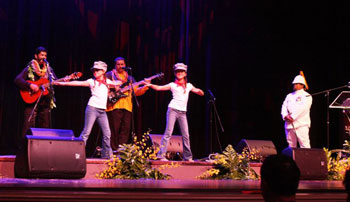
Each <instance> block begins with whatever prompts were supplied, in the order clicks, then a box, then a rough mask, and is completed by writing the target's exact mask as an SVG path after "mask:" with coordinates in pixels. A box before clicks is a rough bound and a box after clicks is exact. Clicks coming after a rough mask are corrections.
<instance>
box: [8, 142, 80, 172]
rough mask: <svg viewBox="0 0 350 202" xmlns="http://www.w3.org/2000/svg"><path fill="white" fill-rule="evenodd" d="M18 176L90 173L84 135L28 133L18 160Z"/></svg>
mask: <svg viewBox="0 0 350 202" xmlns="http://www.w3.org/2000/svg"><path fill="white" fill-rule="evenodd" d="M14 167H15V177H19V178H47V179H55V178H60V179H79V178H83V177H84V176H85V174H86V155H85V144H84V141H83V140H82V139H81V138H74V137H70V138H68V137H52V136H33V135H26V138H25V141H24V145H23V147H22V149H21V150H20V151H19V152H18V153H17V155H16V160H15V166H14Z"/></svg>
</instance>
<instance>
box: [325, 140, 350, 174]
mask: <svg viewBox="0 0 350 202" xmlns="http://www.w3.org/2000/svg"><path fill="white" fill-rule="evenodd" d="M343 148H344V149H333V150H328V149H326V148H323V150H324V151H325V152H326V156H327V168H328V177H327V179H328V180H344V174H345V171H346V170H348V169H350V158H349V157H347V156H345V155H343V154H344V153H345V154H347V155H348V154H349V153H350V142H349V141H347V140H345V143H344V144H343Z"/></svg>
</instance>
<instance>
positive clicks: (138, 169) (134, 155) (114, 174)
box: [96, 134, 170, 180]
mask: <svg viewBox="0 0 350 202" xmlns="http://www.w3.org/2000/svg"><path fill="white" fill-rule="evenodd" d="M146 136H148V134H144V136H143V138H142V139H141V141H140V142H137V140H136V139H134V144H123V145H121V146H120V148H119V149H118V156H113V158H112V159H110V160H108V161H107V164H108V168H107V169H106V170H104V171H102V172H101V173H99V174H97V176H96V177H97V178H100V179H155V180H159V179H170V175H166V174H163V173H161V172H160V171H159V170H158V169H156V168H152V167H151V163H150V160H151V159H155V158H156V153H157V150H154V149H153V148H149V147H147V145H146V143H145V139H146Z"/></svg>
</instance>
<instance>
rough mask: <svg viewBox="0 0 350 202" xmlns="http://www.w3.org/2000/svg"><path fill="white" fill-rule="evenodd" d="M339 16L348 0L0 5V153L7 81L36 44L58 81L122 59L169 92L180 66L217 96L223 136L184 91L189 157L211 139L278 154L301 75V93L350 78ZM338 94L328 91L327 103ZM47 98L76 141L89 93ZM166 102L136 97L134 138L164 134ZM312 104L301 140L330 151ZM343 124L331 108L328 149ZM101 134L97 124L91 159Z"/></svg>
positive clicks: (17, 110) (345, 20)
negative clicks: (270, 148) (285, 106)
mask: <svg viewBox="0 0 350 202" xmlns="http://www.w3.org/2000/svg"><path fill="white" fill-rule="evenodd" d="M348 8H349V3H348V2H346V1H336V2H332V1H329V2H327V1H326V2H319V1H307V2H305V1H287V0H278V1H277V0H275V1H274V0H269V1H259V0H255V1H254V0H249V1H236V0H233V1H232V0H222V1H217V0H207V1H204V0H202V1H201V0H121V1H112V0H60V1H51V0H32V1H24V0H23V1H22V0H15V1H12V0H1V1H0V27H1V31H0V51H1V52H0V54H1V61H2V62H1V70H0V73H1V74H0V78H1V87H0V100H1V102H0V140H1V142H0V153H1V154H13V153H14V149H15V147H16V144H17V137H18V136H19V135H20V131H21V127H22V122H23V120H22V119H23V116H22V111H23V103H22V100H21V98H20V96H19V93H18V89H17V87H16V86H15V85H14V83H13V80H14V78H15V76H16V75H17V74H18V73H19V72H20V71H21V70H22V69H23V68H24V67H25V66H26V64H27V62H28V61H29V60H31V59H32V58H33V54H34V50H35V48H36V47H37V46H40V45H41V46H45V47H46V48H47V49H48V61H49V62H50V64H51V66H52V67H53V68H54V70H55V73H56V75H58V76H59V77H63V76H65V75H67V74H70V73H72V72H75V71H80V72H83V73H84V76H83V78H82V79H83V80H85V79H88V78H90V77H91V76H92V74H91V72H90V70H89V68H90V67H91V65H92V64H93V62H94V61H96V60H102V61H105V62H106V63H107V64H108V65H109V70H110V69H112V68H113V60H114V58H115V57H117V56H122V57H124V58H126V60H127V65H128V66H130V67H132V69H133V72H132V73H133V75H134V77H135V78H136V79H137V80H141V79H143V78H145V77H148V76H151V75H153V74H156V73H158V72H163V73H164V74H165V77H164V78H163V79H162V80H159V81H154V82H155V83H156V84H166V83H169V82H171V81H173V79H174V76H173V71H172V65H173V64H174V63H176V62H184V63H186V64H188V66H189V70H188V79H189V82H191V83H192V84H194V85H195V86H196V87H198V88H201V89H203V90H204V91H205V92H206V93H207V90H208V89H210V90H211V91H212V92H213V94H214V95H215V97H216V108H217V111H218V114H219V116H220V119H221V121H222V124H223V127H224V129H225V131H224V132H223V133H222V132H220V128H218V129H217V130H218V137H216V133H215V130H214V131H213V132H211V131H210V128H211V127H210V126H211V124H210V123H211V122H210V116H209V114H210V107H209V105H208V97H207V96H205V97H200V96H197V95H194V94H193V95H190V99H189V103H188V120H189V126H190V134H191V146H192V149H193V152H194V155H195V158H201V157H204V156H206V155H208V154H209V153H210V152H211V151H213V152H217V151H220V148H219V144H218V141H217V139H219V140H220V142H221V145H222V147H225V146H226V145H227V144H233V145H235V144H237V143H238V141H239V140H240V139H242V138H246V139H264V140H272V141H273V142H274V143H275V145H276V146H277V148H278V149H279V150H280V149H282V148H283V147H285V146H286V142H285V138H284V131H283V121H282V120H281V117H280V108H281V104H282V102H283V99H284V97H285V96H286V95H287V93H289V92H290V91H291V90H292V89H291V81H292V79H293V78H294V76H296V75H297V74H298V73H299V70H303V71H304V73H305V75H306V78H307V81H308V83H309V85H310V87H311V89H310V91H309V92H310V93H315V92H318V91H321V90H325V89H328V88H333V87H337V86H342V85H345V84H346V83H347V82H348V80H349V77H348V75H349V69H348V68H347V67H348V66H349V63H350V61H349V59H348V58H349V47H350V46H349V45H350V41H349V37H348V36H349V28H348V27H349V17H350V14H349V13H348ZM344 90H346V89H344ZM339 92H340V91H335V92H331V93H330V100H333V99H334V98H335V96H336V95H338V93H339ZM55 93H56V100H57V109H54V110H53V115H52V127H53V128H61V129H71V130H73V131H74V133H75V135H76V136H78V135H79V134H80V132H81V130H82V127H83V122H84V110H85V107H86V104H87V101H88V99H89V97H90V91H89V89H88V88H81V87H56V88H55ZM170 99H171V93H170V92H154V91H152V90H149V91H148V92H147V93H146V94H145V95H143V96H141V97H138V102H139V104H140V105H139V107H137V108H136V109H135V117H134V120H135V125H136V132H137V134H138V135H140V134H142V133H143V132H145V131H146V130H147V129H148V128H151V129H152V132H151V133H157V134H161V133H163V131H164V127H165V114H166V109H167V104H168V103H169V101H170ZM313 100H314V102H313V106H312V110H311V118H312V128H311V131H310V138H311V144H312V146H313V147H317V148H321V147H324V146H326V144H327V142H326V108H327V106H326V99H325V97H324V96H323V95H318V96H314V98H313ZM341 120H342V113H341V112H340V111H339V110H330V147H340V146H341V141H343V134H342V131H341V129H342V128H341V124H340V122H341ZM213 123H215V120H214V121H213ZM213 125H214V124H213ZM214 129H215V127H214ZM99 133H100V132H99V130H98V127H95V129H94V131H93V133H92V135H91V139H90V140H89V142H88V153H89V154H91V153H92V151H93V149H94V147H95V146H96V144H98V138H99ZM174 133H175V134H179V130H175V132H174ZM211 145H212V146H211Z"/></svg>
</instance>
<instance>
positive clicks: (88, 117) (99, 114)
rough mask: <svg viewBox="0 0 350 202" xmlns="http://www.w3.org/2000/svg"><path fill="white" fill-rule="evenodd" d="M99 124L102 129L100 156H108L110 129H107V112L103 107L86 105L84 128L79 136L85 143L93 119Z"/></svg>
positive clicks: (93, 121) (110, 150) (110, 154)
mask: <svg viewBox="0 0 350 202" xmlns="http://www.w3.org/2000/svg"><path fill="white" fill-rule="evenodd" d="M96 120H97V123H98V124H99V125H100V128H101V130H102V134H103V137H102V154H101V157H102V158H110V157H111V156H112V155H113V153H112V148H111V143H110V141H111V130H110V129H109V124H108V118H107V114H106V112H105V110H104V109H98V108H95V107H92V106H89V105H88V106H86V109H85V123H84V129H83V131H82V132H81V134H80V137H81V138H82V139H83V140H84V142H85V145H86V142H87V140H88V138H89V135H90V133H91V129H92V127H93V126H94V123H95V121H96Z"/></svg>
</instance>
